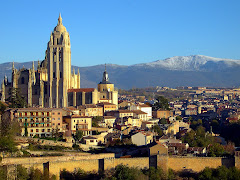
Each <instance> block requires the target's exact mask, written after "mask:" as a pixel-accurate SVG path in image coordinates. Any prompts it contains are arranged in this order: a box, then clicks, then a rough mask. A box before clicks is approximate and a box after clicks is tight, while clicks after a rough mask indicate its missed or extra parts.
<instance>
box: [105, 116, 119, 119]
mask: <svg viewBox="0 0 240 180" xmlns="http://www.w3.org/2000/svg"><path fill="white" fill-rule="evenodd" d="M103 118H104V119H116V117H114V116H103Z"/></svg>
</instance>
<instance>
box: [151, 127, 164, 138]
mask: <svg viewBox="0 0 240 180" xmlns="http://www.w3.org/2000/svg"><path fill="white" fill-rule="evenodd" d="M152 130H153V131H154V132H156V133H157V134H158V135H159V136H162V135H163V131H162V129H161V128H160V127H159V126H158V125H154V126H153V127H152Z"/></svg>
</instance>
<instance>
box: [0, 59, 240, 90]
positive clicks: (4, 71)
mask: <svg viewBox="0 0 240 180" xmlns="http://www.w3.org/2000/svg"><path fill="white" fill-rule="evenodd" d="M14 65H15V68H17V69H19V68H22V67H23V65H24V67H26V68H31V67H32V62H26V63H17V62H15V63H14ZM35 66H37V62H35ZM35 68H36V67H35ZM72 68H75V72H77V69H78V68H79V70H80V74H81V87H93V88H96V87H97V84H98V83H99V82H100V81H101V80H102V73H103V71H104V69H105V65H104V64H101V65H95V66H88V67H77V66H72ZM11 69H12V63H3V64H0V82H1V81H2V80H3V78H4V75H7V77H8V79H9V80H11V76H12V74H11V73H12V71H11ZM107 72H108V74H109V78H110V82H112V83H114V84H115V86H116V87H118V88H124V89H129V88H132V87H150V86H152V87H153V86H168V87H176V86H210V87H233V86H235V87H239V86H240V79H239V77H240V60H232V59H221V58H214V57H208V56H202V55H194V56H175V57H171V58H167V59H164V60H158V61H155V62H150V63H144V64H135V65H131V66H123V65H117V64H107Z"/></svg>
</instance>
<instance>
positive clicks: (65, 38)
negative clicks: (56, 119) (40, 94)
mask: <svg viewBox="0 0 240 180" xmlns="http://www.w3.org/2000/svg"><path fill="white" fill-rule="evenodd" d="M46 58H47V69H48V81H47V96H46V97H45V107H47V106H48V107H50V108H51V107H56V108H58V107H67V105H68V97H67V90H68V89H70V88H71V45H70V37H69V33H68V32H67V30H66V28H65V26H63V24H62V17H61V14H60V15H59V18H58V24H57V26H56V27H55V28H54V31H53V32H52V33H51V35H50V41H49V42H48V47H47V52H46Z"/></svg>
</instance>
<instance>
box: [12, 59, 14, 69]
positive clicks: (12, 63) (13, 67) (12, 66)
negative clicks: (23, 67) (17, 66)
mask: <svg viewBox="0 0 240 180" xmlns="http://www.w3.org/2000/svg"><path fill="white" fill-rule="evenodd" d="M13 70H14V61H13V62H12V71H13Z"/></svg>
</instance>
